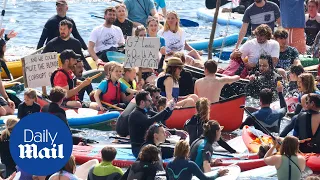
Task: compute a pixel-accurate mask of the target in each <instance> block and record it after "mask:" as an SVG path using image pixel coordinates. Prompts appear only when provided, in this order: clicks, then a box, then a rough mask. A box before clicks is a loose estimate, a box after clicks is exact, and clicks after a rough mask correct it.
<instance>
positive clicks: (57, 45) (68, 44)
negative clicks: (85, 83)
mask: <svg viewBox="0 0 320 180" xmlns="http://www.w3.org/2000/svg"><path fill="white" fill-rule="evenodd" d="M72 28H73V25H72V23H71V21H69V20H67V19H64V20H62V21H60V23H59V33H60V36H58V37H55V38H53V39H52V40H51V41H49V42H48V44H47V45H46V47H45V48H44V49H43V52H42V53H47V52H57V53H61V52H62V51H63V50H66V49H72V50H73V51H74V52H75V53H77V54H80V55H81V60H82V61H83V64H84V68H85V69H86V70H90V69H91V67H90V65H89V64H88V62H87V60H86V59H85V57H84V55H83V53H82V50H81V43H80V41H79V40H78V39H75V38H73V37H71V36H70V35H71V32H72Z"/></svg>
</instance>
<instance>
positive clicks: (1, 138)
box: [0, 118, 19, 177]
mask: <svg viewBox="0 0 320 180" xmlns="http://www.w3.org/2000/svg"><path fill="white" fill-rule="evenodd" d="M18 122H19V120H18V119H15V118H9V119H7V121H6V122H5V129H4V130H3V131H2V132H1V133H0V159H1V163H3V164H5V165H6V176H7V177H9V176H10V175H11V174H12V173H13V172H15V171H16V163H15V162H14V160H13V159H12V156H11V153H10V147H9V144H10V134H11V133H12V130H13V128H14V127H15V126H16V124H17V123H18Z"/></svg>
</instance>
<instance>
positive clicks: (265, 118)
mask: <svg viewBox="0 0 320 180" xmlns="http://www.w3.org/2000/svg"><path fill="white" fill-rule="evenodd" d="M277 91H278V96H279V99H280V109H278V110H272V109H271V108H270V104H271V103H272V91H271V90H270V89H267V88H266V89H262V90H261V92H260V105H261V109H259V110H258V111H256V112H254V113H252V115H253V116H255V117H256V118H257V119H258V121H259V122H260V124H262V125H263V126H264V127H265V128H267V129H268V130H269V131H272V132H276V133H279V130H280V122H281V119H282V118H283V117H284V116H285V115H286V113H287V104H286V101H285V99H284V97H283V94H282V91H283V86H282V85H281V84H279V85H278V86H277ZM245 125H248V126H251V125H253V126H254V127H255V128H256V129H259V130H261V131H263V132H264V133H266V134H267V133H268V132H265V131H264V129H261V127H260V126H259V124H258V123H257V122H256V121H255V120H254V119H253V118H252V117H251V116H248V117H247V118H246V120H245V121H244V122H243V123H242V124H241V126H240V129H242V128H243V126H245Z"/></svg>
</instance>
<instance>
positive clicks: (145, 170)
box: [120, 144, 162, 180]
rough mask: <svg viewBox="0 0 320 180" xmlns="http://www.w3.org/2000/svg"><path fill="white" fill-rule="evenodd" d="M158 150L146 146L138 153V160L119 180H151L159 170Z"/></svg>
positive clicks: (154, 147) (152, 146) (150, 145)
mask: <svg viewBox="0 0 320 180" xmlns="http://www.w3.org/2000/svg"><path fill="white" fill-rule="evenodd" d="M159 154H160V151H159V149H158V148H157V147H156V146H154V145H152V144H149V145H146V146H145V147H143V148H142V149H141V152H140V153H139V158H138V159H139V160H137V161H136V162H134V163H133V164H132V165H131V166H130V167H129V168H128V169H127V171H126V172H125V174H124V175H123V176H122V177H121V179H120V180H135V179H141V180H142V179H143V180H153V179H155V177H156V174H157V172H158V171H162V169H159V165H158V164H159V160H160V159H159Z"/></svg>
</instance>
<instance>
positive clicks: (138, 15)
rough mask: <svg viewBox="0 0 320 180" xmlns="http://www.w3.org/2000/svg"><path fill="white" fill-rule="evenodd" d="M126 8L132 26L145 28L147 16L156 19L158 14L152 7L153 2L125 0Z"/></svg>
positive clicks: (150, 0) (149, 0)
mask: <svg viewBox="0 0 320 180" xmlns="http://www.w3.org/2000/svg"><path fill="white" fill-rule="evenodd" d="M124 4H125V5H126V6H127V10H128V18H129V19H130V20H131V21H133V26H134V27H137V26H139V25H143V26H145V27H146V23H147V19H148V17H149V16H154V17H155V18H157V19H158V13H157V11H156V8H155V7H154V2H153V0H125V1H124Z"/></svg>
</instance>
